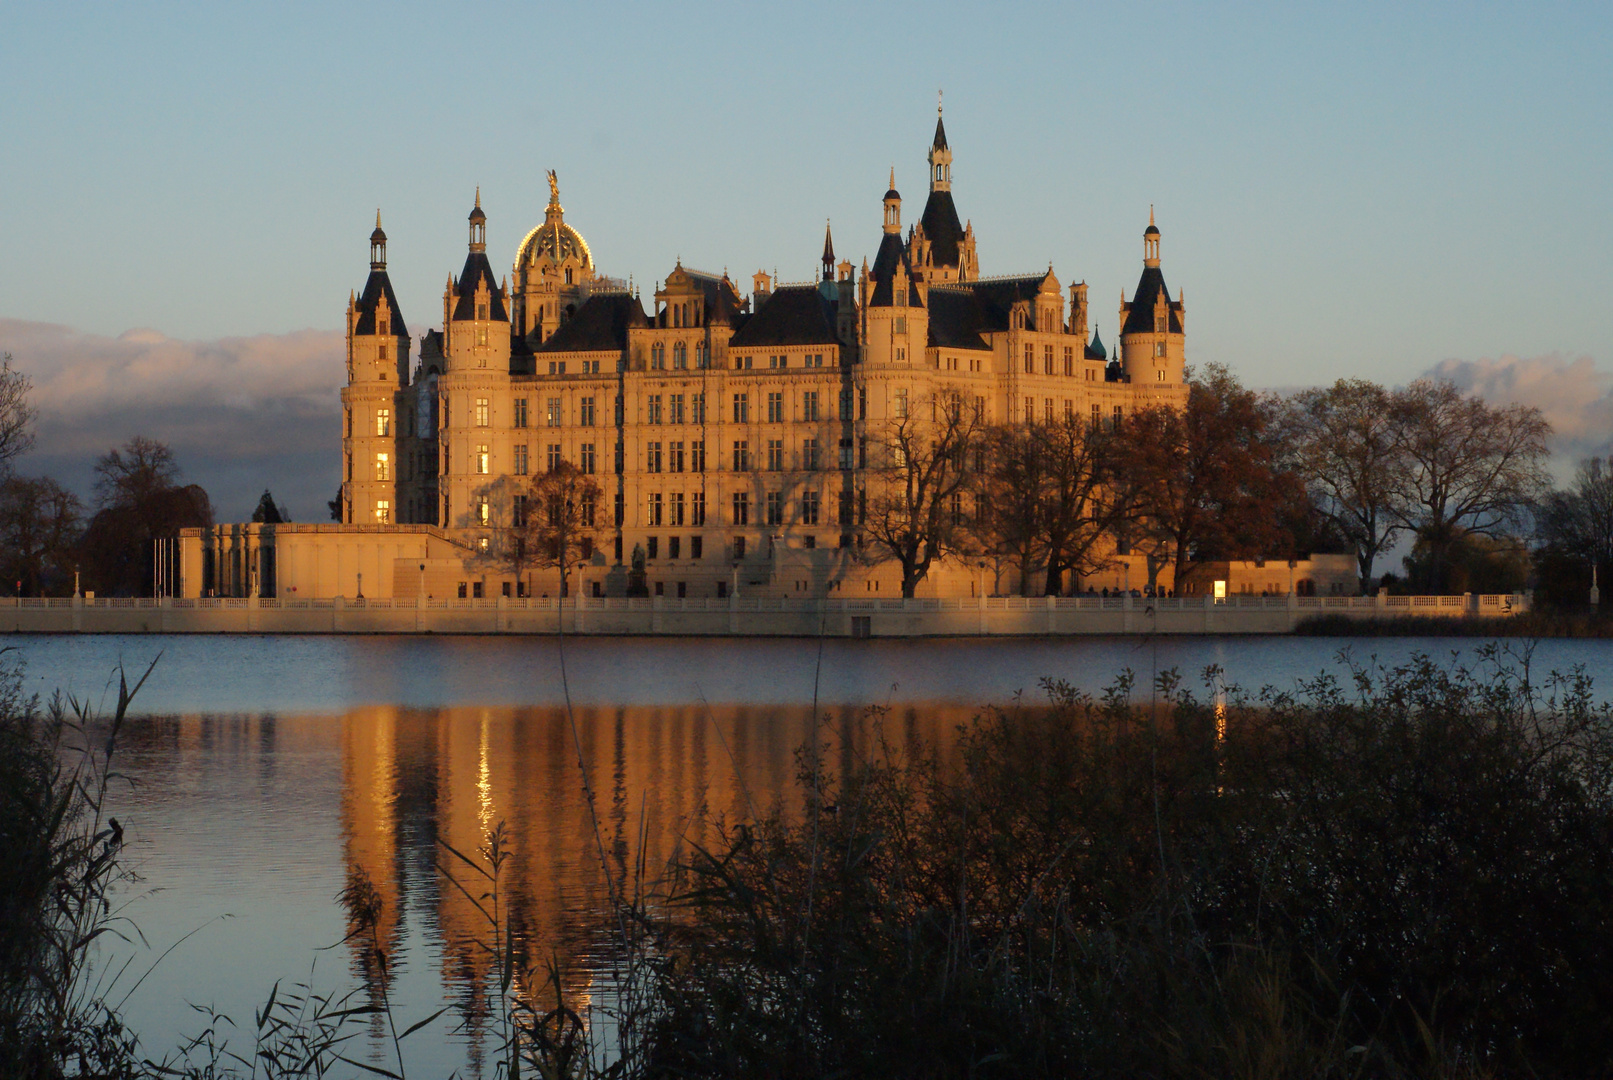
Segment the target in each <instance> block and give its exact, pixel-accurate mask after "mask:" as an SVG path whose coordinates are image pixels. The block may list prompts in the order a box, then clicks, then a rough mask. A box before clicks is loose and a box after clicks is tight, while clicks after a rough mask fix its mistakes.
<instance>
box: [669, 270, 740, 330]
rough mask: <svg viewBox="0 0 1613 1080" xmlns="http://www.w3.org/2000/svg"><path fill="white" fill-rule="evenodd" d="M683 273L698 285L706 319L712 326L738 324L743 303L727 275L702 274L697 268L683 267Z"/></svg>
mask: <svg viewBox="0 0 1613 1080" xmlns="http://www.w3.org/2000/svg"><path fill="white" fill-rule="evenodd" d="M684 273H686V274H688V275H689V277H690V278H691V279H693V281H694V283H695V284H696V285H699V286H700V292H701V294H702V298H703V299H704V300H705V304H706V321H707V322H708V323H711V324H712V325H714V326H738V325H739V324H740V322H741V321H743V320H742V319H741V318H740V314H739V309H740V308H742V307H743V306H744V304H745V302H744V301H743V300H741V299H740V297H739V290H738V289H736V288H734V283H733V282H732V281H730V280H728V275H727V274H724V275H723V276H722V277H718V276H717V275H715V274H703V273H701V272H699V271H698V270H690V269H687V268H685V269H684Z"/></svg>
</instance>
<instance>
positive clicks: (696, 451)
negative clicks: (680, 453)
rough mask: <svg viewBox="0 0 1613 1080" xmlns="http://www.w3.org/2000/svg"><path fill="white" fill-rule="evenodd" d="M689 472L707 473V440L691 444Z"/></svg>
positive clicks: (699, 440)
mask: <svg viewBox="0 0 1613 1080" xmlns="http://www.w3.org/2000/svg"><path fill="white" fill-rule="evenodd" d="M689 471H690V472H705V471H706V440H704V439H697V440H695V441H694V442H692V443H690V444H689Z"/></svg>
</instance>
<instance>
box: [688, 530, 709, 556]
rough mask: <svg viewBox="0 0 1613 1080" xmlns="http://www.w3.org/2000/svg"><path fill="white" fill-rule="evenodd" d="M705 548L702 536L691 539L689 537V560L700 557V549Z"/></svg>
mask: <svg viewBox="0 0 1613 1080" xmlns="http://www.w3.org/2000/svg"><path fill="white" fill-rule="evenodd" d="M705 546H706V545H705V537H702V536H691V537H689V558H691V559H698V558H700V555H701V553H702V549H703V548H704V547H705Z"/></svg>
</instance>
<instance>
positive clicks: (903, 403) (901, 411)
mask: <svg viewBox="0 0 1613 1080" xmlns="http://www.w3.org/2000/svg"><path fill="white" fill-rule="evenodd" d="M906 415H907V391H906V390H905V389H904V390H898V391H896V416H897V417H898V418H901V417H905V416H906Z"/></svg>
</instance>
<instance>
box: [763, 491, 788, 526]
mask: <svg viewBox="0 0 1613 1080" xmlns="http://www.w3.org/2000/svg"><path fill="white" fill-rule="evenodd" d="M767 523H768V524H769V525H782V524H784V493H783V492H782V491H769V492H768V493H767Z"/></svg>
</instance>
